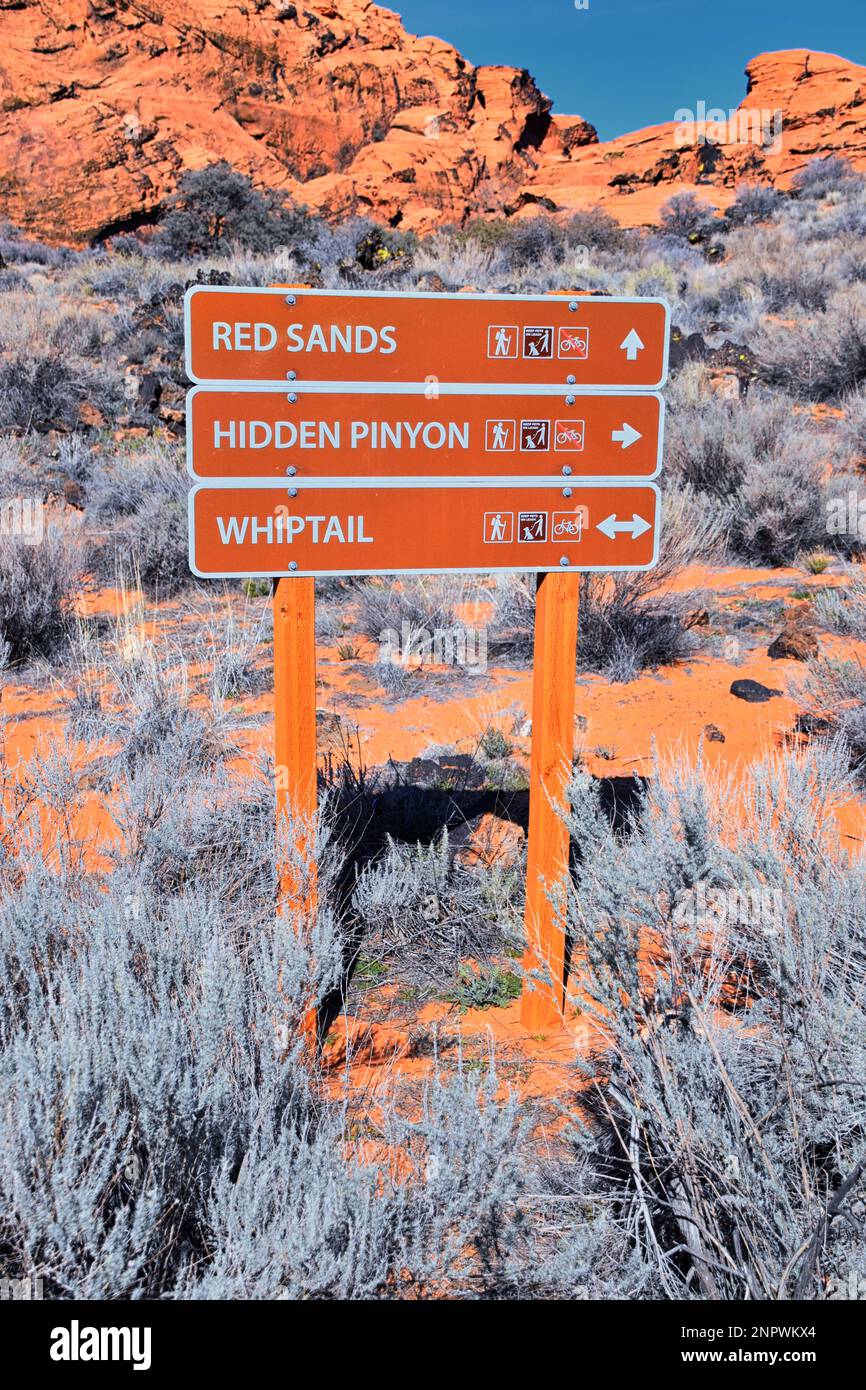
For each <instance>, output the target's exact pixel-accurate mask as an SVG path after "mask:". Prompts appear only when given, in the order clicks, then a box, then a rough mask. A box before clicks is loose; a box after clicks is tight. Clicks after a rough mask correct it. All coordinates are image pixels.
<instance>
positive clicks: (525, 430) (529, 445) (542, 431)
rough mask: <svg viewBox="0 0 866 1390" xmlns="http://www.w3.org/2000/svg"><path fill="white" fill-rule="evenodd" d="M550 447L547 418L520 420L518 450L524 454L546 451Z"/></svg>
mask: <svg viewBox="0 0 866 1390" xmlns="http://www.w3.org/2000/svg"><path fill="white" fill-rule="evenodd" d="M549 448H550V421H549V420H521V422H520V450H521V453H524V454H527V453H529V454H532V453H546V452H547V450H548V449H549Z"/></svg>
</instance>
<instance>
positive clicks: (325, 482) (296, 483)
mask: <svg viewBox="0 0 866 1390" xmlns="http://www.w3.org/2000/svg"><path fill="white" fill-rule="evenodd" d="M289 481H290V482H291V489H289V488H288V487H287V488H286V492H287V493H288V492H289V491H290V490H292V491H297V492H306V491H322V490H323V489H328V490H333V491H337V490H339V489H346V488H352V490H353V491H359V492H363V491H372V490H373V489H374V488H377V489H381V488H393V487H399V488H403V489H411V488H420V487H427V488H429V487H431V486H442V487H476V488H477V487H479V486H481V487H489V488H490V491H491V493H493V492H495V491H497V490H498V489H499V488H501V487H502V486H503V485H507V486H508V487H515V488H516V487H519V488H539V489H543V490H544V491H546V492H551V491H553V490H554V489H555V490H557V491H558V492H559V493H560V495H561V494H562V489H563V487H564V486H568V487H570V488H572V491H573V490H574V487H573V485H574V484H575V481H576V480H575V479H574V478H568V479H563V478H557V479H556V480H554V481H553V482H548V481H541V480H539V479H538V478H505V479H501V480H499V481H498V482H491V479H489V478H485V479H483V481H482V482H480V483H479V481H478V480H477V479H473V478H458V479H453V478H447V479H437V480H436V481H435V483H432V484H431V483H422V482H419V480H418V479H415V478H412V479H410V480H409V481H407V480H406V479H405V478H384V479H383V480H382V481H381V482H378V483H375V484H371V483H370V481H369V479H367V478H360V479H359V478H316V479H311V478H307V479H304V478H298V479H295V478H292V479H290V480H289ZM577 486H578V487H579V489H580V490H581V491H589V490H595V489H597V488H610V487H614V488H621V487H625V488H626V489H627V490H629V491H632V490H635V489H637V488H639V487H643V488H649V489H650V490H651V491H652V492H653V493H654V494H655V504H656V511H655V522H654V526H653V553H652V559H651V560H650V561H649V562H648V563H647V564H645V565H582V566H581V565H573V564H569V565H539V564H538V563H537V562H533V561H532V560H531V559H530V560H529V561H528V563H527V564H526V565H525V566H522V565H513V564H512V565H478V566H475V567H474V568H471V569H469V568H466V567H465V566H454V565H451V566H446V567H445V568H439V569H429V568H427V567H422V568H419V569H402V568H400V569H381V568H378V567H377V568H376V569H369V570H357V569H346V568H345V567H343V568H342V569H327V570H321V569H309V570H307V569H295V570H290V569H286V570H276V571H275V570H272V569H264V570H248V569H245V570H223V571H221V572H220V573H219V574H205V573H204V572H203V571H202V570H199V569H197V568H196V565H195V511H194V500H195V497H196V496H197V495H198V493H199V492H203V491H210V492H213V491H223V492H226V491H233V492H237V491H239V490H241V489H239V487H238V479H237V478H225V479H223V478H219V479H218V478H210V479H208V481H207V482H206V483H198V484H196V486H195V487H193V488H191V489H190V492H189V497H188V500H187V510H188V516H189V550H188V556H189V567H190V570H191V572H192V573H193V574H194V575H195V576H196V578H198V579H207V580H214V579H216V580H219V579H292V578H295V579H333V578H334V576H335V575H337V576H339V575H343V576H345V577H347V578H348V577H350V576H351V577H359V578H360V577H365V576H375V575H385V574H394V575H401V574H526V573H530V572H533V571H534V572H535V573H538V574H641V573H644V572H646V571H648V570H652V569H655V567H656V566H657V564H658V560H659V544H660V540H661V529H662V494H661V490H660V488H659V486H658V484H657V483H655V482H652V481H647V480H645V479H643V478H639V479H626V480H625V481H624V480H623V479H622V478H593V479H592V480H591V481H589V482H582V481H577ZM250 489H253V490H258V491H262V490H264V489H267V490H269V491H275V490H277V491H278V490H280V485H279V484H275V483H274V482H273V480H272V479H255V480H251V479H243V488H242V490H243V491H248V490H250ZM565 500H566V501H569V500H571V499H565ZM579 502H580V499H579V498H578V499H577V500H576V502H574V505H579Z"/></svg>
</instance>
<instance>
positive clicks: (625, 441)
mask: <svg viewBox="0 0 866 1390" xmlns="http://www.w3.org/2000/svg"><path fill="white" fill-rule="evenodd" d="M610 437H611V439H613V440H614V441H616V440H619V442H620V444H621V445H622V447H623V449H628V448H629V447H630V446H631V445H632V444H636V443H637V441H638V440H639V439H642V438H643V435H642V434H641V433H640V431H639V430H636V429H634V428H633V427H632V426H631V425H630V424H628V422H627V421H625V420H623V422H622V429H621V430H611V432H610Z"/></svg>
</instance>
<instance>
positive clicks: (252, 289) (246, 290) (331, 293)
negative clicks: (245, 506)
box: [183, 285, 671, 396]
mask: <svg viewBox="0 0 866 1390" xmlns="http://www.w3.org/2000/svg"><path fill="white" fill-rule="evenodd" d="M201 293H207V294H263V295H272V296H279V297H281V298H282V299H283V300H285V298H286V296H287V295H289V294H291V295H294V296H295V300H296V301H297V300H298V298H299V297H301V296H304V297H312V298H330V299H335V298H336V299H408V300H422V301H423V300H428V299H429V300H443V299H446V300H459V301H465V300H474V301H479V300H480V301H482V302H483V303H486V304H515V303H518V304H546V305H548V306H550V304H551V303H563V302H566V303H568V302H570V301H571V300H577V302H578V303H579V304H660V305H661V307H662V309H663V310H664V341H663V345H662V371H661V377H660V379H659V380H658V381H656V382H647V383H646V385H644V386H640V387H632V388H631V389H632V390H635V391H641V392H644V391H646V392H654V391H660V390H661V389H662V388H663V387H664V386H665V384H666V382H667V379H668V359H669V355H670V337H671V308H670V305H669V304H668V301H667V300H666V299H661V298H660V297H658V296H656V295H644V296H641V295H598V294H595V295H588V294H568V293H565V294H558V293H557V294H477V293H472V294H461V293H459V292H449V293H447V294H436V293H435V292H433V291H430V290H313V289H305V288H301V287H297V288H296V287H295V286H291V285H285V286H280V287H275V286H273V285H190V286H189V288H188V289H187V290H186V291H185V293H184V296H183V328H184V369H185V371H186V375H187V377H188V378H189V380H190V381H192V382H194V383H195V384H196V385H204V384H206V383H207V384H209V385H212V386H216V385H229V384H230V383H229V382H225V383H223V382H222V380H221V379H220V378H217V377H199V376H197V375H196V374H195V372H194V371H193V370H192V360H191V359H192V332H191V319H192V310H191V306H192V300H193V297H194V296H195V295H196V294H201ZM567 371H568V368H567V364H566V374H567ZM288 379H289V378H288V377H287V376H283V377H264V378H261V379H256V380H255V381H252V380H251V381H246V382H244V383H242V384H243V385H245V386H248V387H249V386H258V385H262V386H264V385H281V384H282V383H283V382H284V381H288ZM235 384H237V383H235ZM295 384H296V382H292V387H293V388H294V386H295ZM363 384H364V385H365V386H367V387H368V388H369V387H372V386H382V387H387V385H388V383H387V382H374V381H368V382H365V383H363ZM401 384H402V385H404V386H409V387H410V388H412V389H413V390H423V389H424V386H425V382H423V381H417V382H404V383H401ZM446 384H447V385H448V386H449V387H450V386H458V385H459V386H460V387H461V388H462V389H463V390H467V389H468V390H470V391H478V392H484V393H485V394H487V395H498V394H500V393H505V394H507V393H509V392H513V391H514V390H515V389H519V390H520V392H521V393H522V394H525V395H530V396H531V395H536V394H538V395H549V394H550V393H551V391H556V392H559V391H561V390H562V388H563V387H567V386H568V382H567V381H563V382H561V383H559V382H557V383H553V384H552V385H551V383H550V382H546V383H544V384H543V385H539V384H537V383H536V384H533V383H529V382H526V383H524V382H508V383H505V384H502V383H499V382H469V383H466V382H462V383H457V382H449V383H446ZM622 384H623V383H622V382H615V381H611V382H597V383H596V384H595V385H594V386H592V387H590V388H588V389H590V390H592V391H598V392H608V391H612V390H616V389H617V387H618V386H620V387H621V386H622ZM304 385H306V386H315V387H328V388H331V389H333V388H334V387H335V386H339V387H340V389H343V386H344V383H342V382H338V381H330V380H329V381H316V380H312V379H311V380H309V381H305V382H304ZM576 385H577V386H579V385H580V383H579V382H578V383H576ZM437 386H438V389H440V390H441V389H442V386H443V383H441V382H440V383H437Z"/></svg>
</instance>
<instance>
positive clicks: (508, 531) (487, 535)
mask: <svg viewBox="0 0 866 1390" xmlns="http://www.w3.org/2000/svg"><path fill="white" fill-rule="evenodd" d="M513 540H514V512H485V513H484V543H485V545H510V544H511V542H512V541H513Z"/></svg>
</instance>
